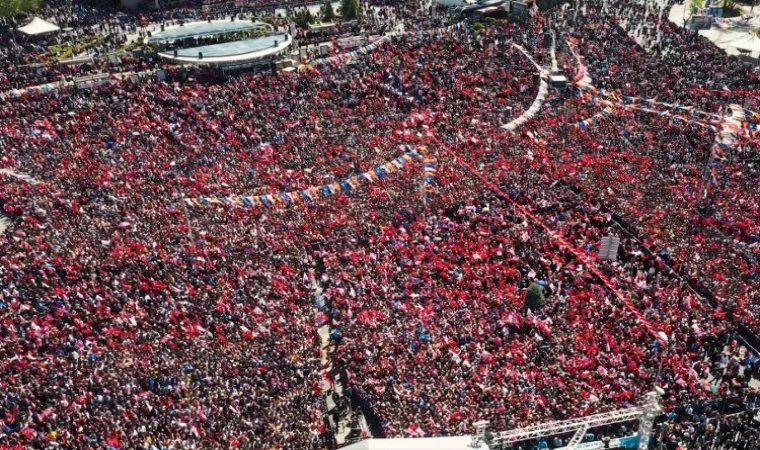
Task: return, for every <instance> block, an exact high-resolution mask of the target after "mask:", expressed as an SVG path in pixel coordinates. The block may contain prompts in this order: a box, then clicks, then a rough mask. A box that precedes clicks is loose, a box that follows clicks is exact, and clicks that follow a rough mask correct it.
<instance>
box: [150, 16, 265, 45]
mask: <svg viewBox="0 0 760 450" xmlns="http://www.w3.org/2000/svg"><path fill="white" fill-rule="evenodd" d="M259 29H264V30H267V31H273V30H274V28H273V27H272V25H269V24H268V23H264V22H251V21H246V20H235V21H233V20H209V21H198V22H190V23H186V24H183V25H172V26H170V27H165V28H164V29H162V30H161V31H159V32H157V33H154V34H151V35H150V36H147V37H146V38H145V39H143V42H144V43H145V44H154V43H157V42H163V43H166V42H174V41H179V40H182V39H186V38H192V37H200V36H216V35H219V34H226V33H237V32H241V31H251V30H259Z"/></svg>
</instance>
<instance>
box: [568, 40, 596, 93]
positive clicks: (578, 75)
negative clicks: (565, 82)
mask: <svg viewBox="0 0 760 450" xmlns="http://www.w3.org/2000/svg"><path fill="white" fill-rule="evenodd" d="M565 42H567V47H568V48H569V49H570V53H572V55H573V57H574V58H575V62H576V63H577V65H578V69H577V70H576V71H575V75H573V80H572V81H573V84H575V85H577V86H578V87H586V86H591V87H593V86H592V85H591V77H590V76H589V75H588V67H587V66H586V64H585V63H584V61H583V57H582V56H581V55H580V53H578V51H577V50H576V48H575V47H576V45H577V44H576V42H575V39H573V38H570V37H569V36H565Z"/></svg>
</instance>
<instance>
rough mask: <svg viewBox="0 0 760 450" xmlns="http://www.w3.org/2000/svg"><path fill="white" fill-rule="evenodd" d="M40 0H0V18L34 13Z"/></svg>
mask: <svg viewBox="0 0 760 450" xmlns="http://www.w3.org/2000/svg"><path fill="white" fill-rule="evenodd" d="M39 6H40V0H0V17H15V16H18V15H21V14H26V13H30V12H32V11H34V10H35V9H37V8H38V7H39Z"/></svg>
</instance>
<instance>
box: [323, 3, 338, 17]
mask: <svg viewBox="0 0 760 450" xmlns="http://www.w3.org/2000/svg"><path fill="white" fill-rule="evenodd" d="M333 20H335V10H334V9H333V6H332V2H329V1H328V2H327V3H325V6H323V7H322V21H323V22H332V21H333Z"/></svg>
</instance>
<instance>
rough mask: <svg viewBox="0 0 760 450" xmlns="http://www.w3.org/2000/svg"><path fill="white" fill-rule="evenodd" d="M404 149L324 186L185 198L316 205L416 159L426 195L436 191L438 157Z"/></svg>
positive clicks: (196, 203)
mask: <svg viewBox="0 0 760 450" xmlns="http://www.w3.org/2000/svg"><path fill="white" fill-rule="evenodd" d="M401 149H402V150H404V153H403V154H402V155H401V156H399V157H398V158H396V159H394V160H392V161H389V162H387V163H385V164H382V165H380V166H377V167H375V168H374V169H372V170H370V171H367V172H364V173H361V174H359V175H354V176H351V177H348V178H345V179H343V180H341V181H338V182H335V183H331V184H326V185H324V186H312V187H309V188H305V189H297V190H294V191H291V192H279V193H272V194H265V195H231V196H226V197H216V196H199V197H194V198H185V199H184V201H185V204H186V205H187V206H191V207H199V208H200V207H203V206H208V205H224V206H238V207H265V208H270V207H281V206H292V205H296V204H299V203H303V202H307V203H309V204H314V203H315V202H316V201H317V200H319V199H321V198H327V197H331V196H333V195H336V194H339V193H348V192H352V191H355V190H357V189H359V188H360V187H361V186H363V185H367V184H371V183H374V182H376V181H378V180H382V179H384V178H385V177H386V176H388V175H390V174H392V173H395V172H400V171H401V170H403V169H405V168H406V167H408V166H409V165H410V164H411V163H413V162H414V161H420V162H422V163H423V165H424V166H423V167H424V173H425V180H424V181H425V192H426V195H430V194H432V193H434V192H435V183H436V170H437V164H438V162H437V160H436V159H435V157H434V156H433V155H431V154H429V153H428V151H427V148H426V147H424V146H421V147H418V148H417V149H413V148H411V147H409V146H401Z"/></svg>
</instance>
